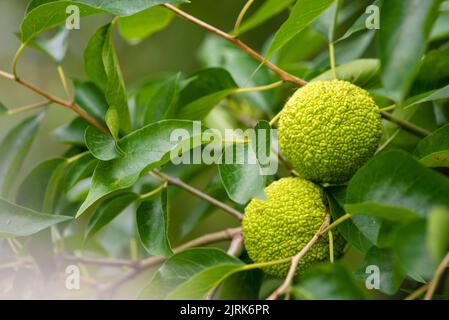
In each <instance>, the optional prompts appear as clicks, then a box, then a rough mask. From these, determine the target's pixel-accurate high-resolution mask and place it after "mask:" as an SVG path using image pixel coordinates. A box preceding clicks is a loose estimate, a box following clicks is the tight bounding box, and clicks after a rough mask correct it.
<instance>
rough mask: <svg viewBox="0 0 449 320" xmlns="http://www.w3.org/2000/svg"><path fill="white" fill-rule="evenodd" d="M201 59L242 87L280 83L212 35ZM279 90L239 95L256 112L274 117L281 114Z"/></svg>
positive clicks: (205, 45) (231, 46)
mask: <svg viewBox="0 0 449 320" xmlns="http://www.w3.org/2000/svg"><path fill="white" fill-rule="evenodd" d="M199 58H200V60H201V62H202V63H203V64H204V65H205V66H207V67H216V68H217V67H220V68H224V69H226V70H227V71H228V72H229V73H230V74H231V76H232V78H233V80H235V82H236V83H237V85H238V86H239V87H242V88H243V87H245V88H247V87H257V86H263V85H266V84H269V83H273V82H274V81H277V80H278V79H277V78H276V77H273V75H272V73H271V71H269V70H268V69H267V68H266V67H265V66H263V65H261V64H260V63H259V62H257V61H256V60H254V59H253V58H251V57H250V56H248V55H247V54H246V53H245V52H242V51H241V50H239V49H238V48H236V47H235V46H233V45H232V44H231V43H229V42H227V41H226V40H224V39H222V38H220V37H217V36H215V35H209V36H207V37H206V39H205V40H204V42H203V44H202V45H201V48H200V49H199ZM275 92H276V91H275V90H268V91H259V92H245V93H239V95H238V97H239V98H243V99H245V100H247V101H248V102H250V103H251V104H252V105H254V106H255V107H256V108H258V109H260V110H262V111H264V112H266V113H268V114H270V113H272V114H274V113H275V112H276V111H277V110H276V109H275V108H276V104H277V97H276V95H275Z"/></svg>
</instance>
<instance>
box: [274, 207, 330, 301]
mask: <svg viewBox="0 0 449 320" xmlns="http://www.w3.org/2000/svg"><path fill="white" fill-rule="evenodd" d="M329 221H330V217H329V215H326V217H325V219H324V222H323V224H322V225H321V227H320V228H319V229H318V231H317V232H316V233H315V234H314V235H313V237H312V239H310V241H309V242H308V243H307V244H306V245H305V246H304V247H303V248H302V249H301V251H299V252H298V253H297V254H296V255H295V256H293V257H292V258H291V266H290V269H289V270H288V274H287V277H286V278H285V280H284V282H283V283H282V284H281V286H280V287H279V288H277V289H276V290H275V291H274V292H273V293H272V294H271V295H270V296H269V297H268V298H267V300H276V299H277V298H278V297H279V296H280V295H282V294H284V293H286V292H287V291H288V289H289V288H290V285H291V283H292V281H293V277H294V276H295V272H296V269H297V268H298V264H299V261H300V260H301V259H302V258H303V257H304V256H305V255H306V253H307V252H308V251H309V250H310V248H312V246H313V245H314V244H315V243H316V242H317V241H318V240H319V239H320V237H321V236H322V235H323V234H324V233H325V230H326V229H327V227H328V226H329Z"/></svg>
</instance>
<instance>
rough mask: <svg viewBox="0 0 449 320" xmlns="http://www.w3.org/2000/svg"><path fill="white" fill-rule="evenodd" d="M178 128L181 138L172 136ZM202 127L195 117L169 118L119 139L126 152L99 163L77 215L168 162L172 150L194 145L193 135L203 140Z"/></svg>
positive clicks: (130, 185)
mask: <svg viewBox="0 0 449 320" xmlns="http://www.w3.org/2000/svg"><path fill="white" fill-rule="evenodd" d="M177 129H179V130H180V131H178V132H179V133H180V135H181V138H182V139H181V141H178V140H176V141H173V140H171V139H170V137H171V135H172V132H173V131H174V130H177ZM201 130H202V129H201V128H200V129H199V130H195V129H194V124H193V122H191V121H185V120H167V121H160V122H157V123H154V124H151V125H148V126H146V127H143V128H142V129H139V130H137V131H134V132H133V133H131V134H129V135H127V136H125V137H124V138H122V139H121V140H120V141H119V142H118V143H119V145H120V147H121V149H122V150H123V152H124V154H125V155H124V156H123V157H121V158H118V159H114V160H111V161H106V162H100V163H99V164H98V166H97V168H96V169H95V172H94V175H93V180H92V187H91V189H90V191H89V195H88V197H87V199H86V200H85V202H84V203H83V205H82V206H81V208H80V209H79V210H78V213H77V216H80V215H81V214H82V213H84V212H85V211H86V210H87V209H88V208H89V207H91V206H92V205H93V204H95V203H96V202H97V201H98V200H100V199H102V198H103V197H105V196H107V195H109V194H111V193H113V192H116V191H119V190H123V189H127V188H130V187H132V186H133V185H134V183H136V181H137V180H138V179H139V177H140V175H141V174H143V173H145V172H146V171H149V170H150V169H152V168H155V167H158V166H160V165H162V164H164V163H167V162H168V161H169V160H170V153H171V151H175V150H179V148H192V147H193V146H194V145H195V142H194V143H192V141H191V139H192V138H193V137H196V139H195V140H194V141H196V143H198V144H201V138H200V135H201ZM196 131H199V132H196ZM198 138H199V142H198V141H197V140H198ZM186 144H187V146H186Z"/></svg>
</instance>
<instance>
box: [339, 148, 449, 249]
mask: <svg viewBox="0 0 449 320" xmlns="http://www.w3.org/2000/svg"><path fill="white" fill-rule="evenodd" d="M424 182H425V183H424ZM448 188H449V181H448V180H447V179H446V178H445V177H443V176H442V175H440V174H438V173H436V172H434V171H432V170H430V169H428V168H426V167H424V166H422V165H421V164H420V163H419V162H418V161H416V160H415V159H413V157H411V156H409V155H408V154H406V153H405V152H402V151H388V152H385V153H383V154H380V155H379V156H377V157H376V158H374V159H373V160H371V161H370V162H368V163H367V164H366V165H365V166H364V167H362V168H361V169H360V170H359V171H358V172H357V173H356V174H355V175H354V177H353V178H352V179H351V181H350V182H349V186H348V189H347V196H346V207H347V208H348V204H349V205H353V204H357V205H361V207H357V206H355V207H354V208H353V209H354V210H360V212H359V211H357V212H350V213H351V214H358V213H363V214H372V215H373V216H354V217H353V218H352V220H353V222H354V223H355V224H356V225H357V227H358V228H359V229H360V231H361V232H362V233H363V234H364V235H365V236H366V237H367V238H368V239H369V240H370V241H371V242H373V243H375V244H380V243H381V242H382V240H383V236H384V235H387V236H388V234H390V232H391V222H389V221H387V220H385V219H381V218H379V216H382V215H381V214H379V212H381V211H382V210H385V213H384V214H389V215H391V216H394V215H397V216H396V217H395V219H394V220H399V219H400V218H401V217H400V216H399V215H401V216H403V215H405V216H406V218H408V215H410V217H412V216H411V213H409V212H414V213H416V214H417V215H418V216H420V217H426V216H427V215H428V214H429V213H430V212H431V211H432V209H433V208H434V207H435V206H449V198H448V197H447V191H446V190H448ZM366 203H374V205H371V206H369V205H363V204H366ZM349 208H351V206H349ZM396 218H397V219H396ZM389 220H391V218H389ZM385 232H386V233H385Z"/></svg>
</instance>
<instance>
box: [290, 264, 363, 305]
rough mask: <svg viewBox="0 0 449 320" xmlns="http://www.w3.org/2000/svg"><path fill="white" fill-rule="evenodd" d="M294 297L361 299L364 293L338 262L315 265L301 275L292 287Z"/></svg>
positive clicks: (308, 298)
mask: <svg viewBox="0 0 449 320" xmlns="http://www.w3.org/2000/svg"><path fill="white" fill-rule="evenodd" d="M292 294H293V296H294V297H295V298H296V299H307V300H317V299H319V300H362V299H365V294H364V293H363V291H362V290H361V289H360V287H359V286H358V284H357V282H356V281H355V279H354V277H353V276H352V275H351V274H350V273H349V272H348V271H347V270H346V269H345V268H344V267H343V266H341V265H340V264H338V263H335V264H323V265H317V266H314V267H312V268H311V269H309V270H308V271H306V272H305V273H304V274H303V275H301V277H300V279H299V282H298V284H296V285H294V286H293V288H292Z"/></svg>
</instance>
